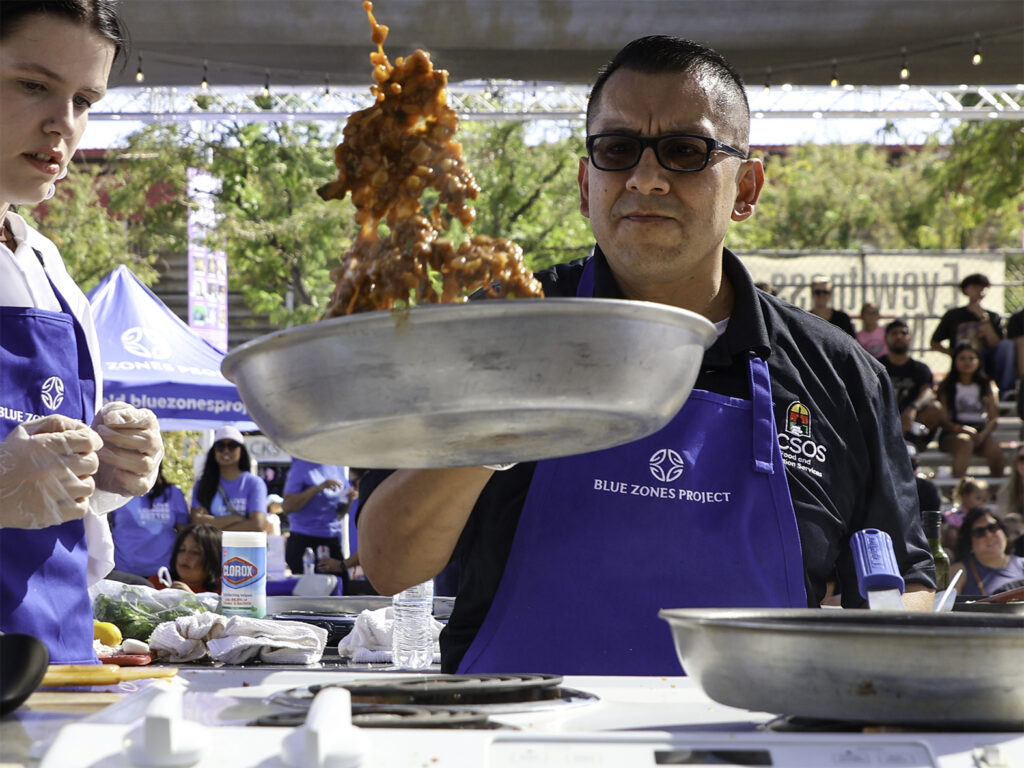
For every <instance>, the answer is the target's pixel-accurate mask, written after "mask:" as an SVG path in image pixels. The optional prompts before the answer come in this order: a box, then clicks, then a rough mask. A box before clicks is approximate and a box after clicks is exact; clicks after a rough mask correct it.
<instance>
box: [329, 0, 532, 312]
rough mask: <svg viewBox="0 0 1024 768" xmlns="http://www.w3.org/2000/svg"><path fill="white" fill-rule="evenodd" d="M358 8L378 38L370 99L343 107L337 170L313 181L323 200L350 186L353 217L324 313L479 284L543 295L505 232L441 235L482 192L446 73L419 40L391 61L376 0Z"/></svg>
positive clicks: (425, 299)
mask: <svg viewBox="0 0 1024 768" xmlns="http://www.w3.org/2000/svg"><path fill="white" fill-rule="evenodd" d="M363 8H365V9H366V13H367V16H368V17H369V20H370V26H371V30H372V35H371V39H372V41H373V43H374V44H376V46H377V50H376V51H375V52H374V53H371V54H370V63H371V64H372V65H373V80H374V84H373V85H372V86H371V91H372V92H373V93H374V95H375V96H376V99H377V101H376V103H375V104H374V105H373V106H371V107H368V108H367V109H364V110H362V111H360V112H356V113H355V114H353V115H351V116H350V117H349V119H348V122H347V123H346V124H345V129H344V132H343V138H342V142H341V143H340V144H339V145H338V146H337V148H336V149H335V151H334V164H335V165H336V166H337V168H338V176H337V178H336V179H335V180H334V181H332V182H330V183H329V184H325V185H324V186H323V187H321V188H320V189H319V190H318V192H319V194H320V196H321V197H322V198H324V199H325V200H334V199H338V200H342V199H344V198H345V195H346V194H349V193H351V195H352V203H353V205H355V207H356V222H357V223H358V224H359V226H360V229H359V234H358V235H357V237H356V239H355V242H354V243H353V245H352V247H351V249H349V251H348V252H347V253H345V254H344V255H343V256H342V259H341V262H342V263H341V264H340V265H339V266H338V267H336V268H335V269H334V270H333V271H332V273H331V278H332V279H333V280H334V281H335V283H336V288H335V291H334V294H333V296H332V298H331V304H330V306H329V307H328V309H327V313H326V316H327V317H337V316H340V315H348V314H352V313H354V312H367V311H371V310H378V309H391V308H392V307H394V306H395V304H396V303H410V302H415V303H438V302H459V301H465V300H466V297H467V295H468V294H469V293H471V292H472V291H475V290H477V289H480V288H484V289H486V290H487V291H489V292H490V293H491V294H492V295H502V296H517V297H541V296H543V291H542V290H541V286H540V283H538V282H537V280H535V279H534V277H533V275H532V273H531V272H530V270H529V269H528V268H527V267H526V264H525V263H524V261H523V252H522V249H521V248H520V247H519V246H518V245H516V244H515V243H514V242H512V241H511V240H506V239H504V238H492V237H488V236H485V235H471V236H470V237H469V239H468V240H467V241H466V242H463V243H461V244H456V243H454V242H452V240H451V239H449V238H447V237H442V236H441V235H442V233H443V232H445V231H447V230H448V228H449V222H450V220H451V219H457V220H458V221H459V222H460V223H461V224H462V226H463V228H464V229H465V230H466V231H467V233H468V232H469V231H470V227H471V225H472V223H473V219H474V217H475V212H474V211H473V208H472V207H471V206H470V204H469V201H470V200H475V199H476V197H477V195H478V194H479V192H480V188H479V186H478V185H477V183H476V180H475V179H474V178H473V174H472V173H471V172H470V170H469V168H468V167H466V164H465V163H464V161H463V158H462V146H461V145H460V144H459V143H458V142H457V141H455V140H454V139H453V137H454V135H455V130H456V127H457V125H458V117H457V116H456V114H455V111H454V110H453V109H452V108H451V107H450V106H449V105H448V100H447V94H446V90H445V88H446V86H447V84H448V73H447V72H446V71H445V70H439V69H434V67H433V64H432V63H431V61H430V55H429V54H427V53H426V52H424V51H422V50H417V51H415V52H414V53H413V54H412V55H411V56H408V57H405V58H399V59H397V60H396V61H395V63H394V64H392V63H391V62H390V61H389V60H388V57H387V55H386V54H385V53H384V40H385V39H386V38H387V35H388V28H387V27H386V26H384V25H382V24H378V23H377V20H376V19H375V18H374V16H373V3H371V2H369V1H368V0H367V2H364V3H363ZM428 190H432V192H428ZM424 197H426V198H427V199H426V200H424V199H423V198H424ZM382 224H383V225H385V229H386V231H385V232H382V231H381V225H382ZM432 277H436V278H437V279H438V280H439V281H440V283H441V290H440V292H438V290H437V289H436V288H435V286H434V282H433V280H432Z"/></svg>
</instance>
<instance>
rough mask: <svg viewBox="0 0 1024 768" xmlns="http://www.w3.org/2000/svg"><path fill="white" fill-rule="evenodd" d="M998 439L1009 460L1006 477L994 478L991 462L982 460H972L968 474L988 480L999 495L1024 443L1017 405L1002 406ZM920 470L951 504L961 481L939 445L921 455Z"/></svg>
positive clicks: (972, 458)
mask: <svg viewBox="0 0 1024 768" xmlns="http://www.w3.org/2000/svg"><path fill="white" fill-rule="evenodd" d="M994 434H995V437H996V439H997V440H999V443H1000V445H1001V446H1002V447H1003V455H1004V456H1005V457H1006V468H1005V470H1004V472H1003V476H1002V477H990V476H989V471H988V462H986V461H985V459H983V458H982V457H980V456H973V457H971V465H970V468H969V469H968V470H967V474H969V475H970V476H971V477H977V478H979V479H981V478H984V479H985V480H986V481H987V482H988V484H989V486H990V487H991V488H992V492H993V493H995V492H996V491H998V490H999V488H1000V487H1001V486H1002V485H1003V483H1005V482H1006V480H1007V478H1008V477H1009V474H1010V472H1011V471H1012V470H1013V455H1014V451H1016V450H1017V448H1018V446H1019V445H1020V444H1021V443H1022V442H1024V424H1022V422H1021V420H1020V418H1018V416H1017V404H1016V403H1014V402H1000V403H999V423H998V425H997V426H996V429H995V433H994ZM917 458H918V461H919V462H920V467H919V469H918V472H919V473H920V474H922V475H924V476H925V477H928V478H929V479H931V480H932V481H933V482H934V483H935V485H936V486H938V488H939V490H940V491H941V492H942V495H943V497H944V498H945V499H946V500H947V501H949V500H950V495H951V493H952V491H953V488H954V486H956V484H957V482H958V481H959V478H956V477H953V473H952V471H951V468H952V465H951V463H950V456H949V454H948V453H946V452H945V451H942V450H940V449H939V444H938V442H936V441H932V443H931V444H930V445H929V446H928V447H927V448H926V449H925V450H924V451H919V452H918V454H917Z"/></svg>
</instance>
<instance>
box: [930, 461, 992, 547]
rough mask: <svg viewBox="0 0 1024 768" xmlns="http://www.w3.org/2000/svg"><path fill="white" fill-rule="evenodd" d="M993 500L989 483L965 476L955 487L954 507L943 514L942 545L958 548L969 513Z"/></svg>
mask: <svg viewBox="0 0 1024 768" xmlns="http://www.w3.org/2000/svg"><path fill="white" fill-rule="evenodd" d="M991 501H992V491H991V490H990V489H989V486H988V483H986V482H985V481H984V480H979V479H976V478H973V477H969V476H968V477H963V478H961V479H960V482H958V483H957V484H956V485H955V486H954V487H953V507H952V509H949V510H947V511H946V512H944V513H943V515H942V546H944V547H945V548H946V549H949V550H955V549H956V539H957V536H959V534H960V526H961V525H963V523H964V518H965V517H967V513H968V512H969V511H970V510H972V509H974V508H975V507H984V506H986V505H987V504H989V503H990V502H991Z"/></svg>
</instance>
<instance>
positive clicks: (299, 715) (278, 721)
mask: <svg viewBox="0 0 1024 768" xmlns="http://www.w3.org/2000/svg"><path fill="white" fill-rule="evenodd" d="M305 722H306V712H305V711H296V712H277V713H274V714H272V715H264V716H262V717H259V718H257V719H255V720H253V721H252V722H250V723H249V725H256V726H264V727H277V728H297V727H299V726H301V725H302V724H303V723H305ZM352 725H357V726H359V727H360V728H460V729H494V728H501V727H503V726H501V725H498V724H495V723H492V722H491V721H490V720H489V719H488V717H487V713H486V712H473V711H471V710H451V709H426V708H424V707H398V706H380V705H377V704H353V705H352Z"/></svg>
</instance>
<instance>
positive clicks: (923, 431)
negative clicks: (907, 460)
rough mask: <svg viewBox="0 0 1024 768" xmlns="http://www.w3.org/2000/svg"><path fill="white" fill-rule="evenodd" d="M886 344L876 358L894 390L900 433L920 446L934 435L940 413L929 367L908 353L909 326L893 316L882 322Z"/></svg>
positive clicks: (940, 409) (924, 444)
mask: <svg viewBox="0 0 1024 768" xmlns="http://www.w3.org/2000/svg"><path fill="white" fill-rule="evenodd" d="M885 346H886V348H887V349H888V350H889V352H888V354H885V355H882V356H881V357H880V358H878V362H880V363H881V364H882V365H884V366H885V370H886V371H887V372H888V374H889V378H890V379H891V380H892V386H893V389H894V390H896V407H897V408H898V409H899V412H900V422H901V427H902V429H903V437H904V438H905V439H906V440H907V441H908V442H911V443H913V444H914V446H915V447H916V448H919V449H922V450H923V449H924V448H925V446H927V445H928V443H930V442H931V440H932V438H933V437H934V435H935V430H936V429H937V428H938V426H939V421H940V420H941V417H942V406H940V405H939V402H938V400H936V399H935V379H934V377H933V376H932V369H931V368H929V367H928V366H927V365H925V364H924V363H922V362H921V361H920V360H914V359H913V358H912V357H911V356H910V326H909V325H907V324H906V322H905V321H903V320H893V321H892V322H891V323H889V324H888V325H887V326H885Z"/></svg>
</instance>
